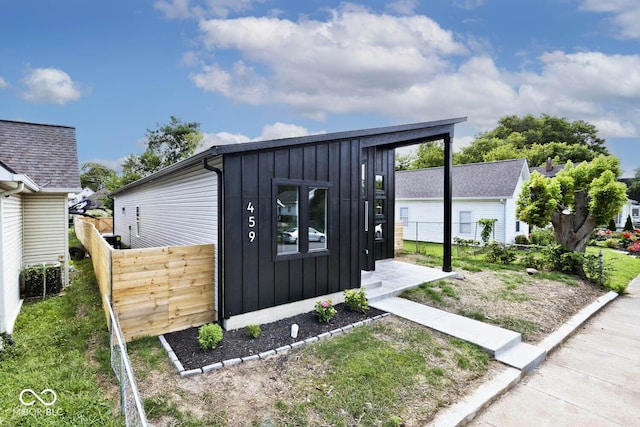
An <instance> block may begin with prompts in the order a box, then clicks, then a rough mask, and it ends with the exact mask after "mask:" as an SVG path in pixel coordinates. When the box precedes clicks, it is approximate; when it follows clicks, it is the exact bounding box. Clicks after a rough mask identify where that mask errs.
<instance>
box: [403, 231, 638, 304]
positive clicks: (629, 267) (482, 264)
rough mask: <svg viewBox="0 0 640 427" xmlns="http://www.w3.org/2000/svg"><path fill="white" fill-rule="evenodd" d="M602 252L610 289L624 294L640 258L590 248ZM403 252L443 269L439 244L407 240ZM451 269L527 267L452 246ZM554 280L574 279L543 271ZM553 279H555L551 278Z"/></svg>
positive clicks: (475, 269)
mask: <svg viewBox="0 0 640 427" xmlns="http://www.w3.org/2000/svg"><path fill="white" fill-rule="evenodd" d="M601 249H602V256H603V260H604V264H605V266H606V267H607V269H608V271H609V275H610V281H609V284H608V288H610V289H611V290H613V291H616V292H619V293H624V292H625V290H626V287H627V286H628V285H629V283H630V282H631V281H632V280H633V279H634V278H635V277H637V276H638V275H639V274H640V258H637V257H632V256H629V255H627V254H625V253H622V252H620V251H616V250H612V249H608V248H602V247H595V246H588V247H587V251H586V253H587V254H591V255H598V254H599V251H600V250H601ZM404 252H405V253H406V254H412V253H419V254H421V255H425V257H424V258H421V260H420V263H421V264H423V265H426V266H429V267H442V253H443V249H442V244H440V243H428V242H427V243H425V242H413V241H408V240H405V241H404ZM451 265H452V267H453V268H454V269H455V268H459V269H463V270H467V271H471V272H478V271H483V270H493V271H500V270H515V271H523V270H525V269H526V267H525V266H524V265H522V264H519V263H518V262H517V261H516V262H514V263H512V264H507V265H502V264H494V263H490V262H487V261H485V259H484V254H483V253H482V249H480V248H470V247H466V248H464V247H461V248H459V249H458V247H457V246H456V245H453V247H452V255H451ZM549 275H551V276H555V277H553V279H555V280H559V279H560V277H562V276H564V277H565V279H564V280H571V279H570V278H569V277H567V275H564V274H561V273H556V272H544V273H543V277H549ZM549 278H552V277H549Z"/></svg>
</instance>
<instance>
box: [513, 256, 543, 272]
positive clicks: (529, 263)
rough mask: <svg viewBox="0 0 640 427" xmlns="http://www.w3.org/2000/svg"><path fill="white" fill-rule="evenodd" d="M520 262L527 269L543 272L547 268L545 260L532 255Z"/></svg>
mask: <svg viewBox="0 0 640 427" xmlns="http://www.w3.org/2000/svg"><path fill="white" fill-rule="evenodd" d="M519 262H520V264H522V265H524V266H525V267H527V268H535V269H536V270H542V269H543V268H544V266H545V260H544V258H541V257H539V256H537V255H536V254H530V253H529V254H525V255H524V256H522V258H520V261H519Z"/></svg>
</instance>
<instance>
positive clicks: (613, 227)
mask: <svg viewBox="0 0 640 427" xmlns="http://www.w3.org/2000/svg"><path fill="white" fill-rule="evenodd" d="M607 228H608V229H609V230H611V231H616V220H615V219H613V218H611V221H609V225H608V226H607Z"/></svg>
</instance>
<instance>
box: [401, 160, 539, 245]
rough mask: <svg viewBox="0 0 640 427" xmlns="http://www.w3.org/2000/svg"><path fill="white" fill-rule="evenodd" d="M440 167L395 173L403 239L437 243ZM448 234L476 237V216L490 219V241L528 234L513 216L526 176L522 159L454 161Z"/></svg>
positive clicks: (440, 212)
mask: <svg viewBox="0 0 640 427" xmlns="http://www.w3.org/2000/svg"><path fill="white" fill-rule="evenodd" d="M443 174H444V168H442V167H436V168H427V169H418V170H411V171H399V172H396V218H397V219H399V220H402V222H403V234H404V239H405V240H417V241H422V242H437V243H442V241H443V236H444V217H443V215H444V214H443V206H442V203H443V202H442V200H443V197H444V194H443V188H442V185H441V183H442V179H443ZM452 176H453V177H452V181H453V182H452V186H453V204H452V208H451V211H452V217H453V220H452V222H453V224H452V236H453V237H454V238H455V237H459V238H461V239H472V240H480V232H481V231H482V226H481V225H480V224H478V220H480V219H482V218H493V219H496V220H497V221H496V222H495V224H494V233H493V235H492V237H491V239H490V240H496V241H499V242H506V243H513V241H514V238H515V236H516V235H518V234H524V235H525V236H527V235H528V234H529V225H528V224H526V223H524V222H522V221H519V220H518V219H517V217H516V201H517V199H518V196H519V194H520V189H521V188H522V184H523V183H524V182H525V181H527V180H528V179H529V176H530V175H529V166H528V165H527V160H526V159H516V160H504V161H498V162H488V163H473V164H466V165H457V166H454V167H453V172H452Z"/></svg>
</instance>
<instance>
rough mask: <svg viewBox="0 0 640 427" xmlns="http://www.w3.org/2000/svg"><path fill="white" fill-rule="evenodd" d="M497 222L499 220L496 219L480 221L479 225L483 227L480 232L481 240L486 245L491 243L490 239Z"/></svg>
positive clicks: (482, 219)
mask: <svg viewBox="0 0 640 427" xmlns="http://www.w3.org/2000/svg"><path fill="white" fill-rule="evenodd" d="M496 221H497V219H494V218H481V219H480V220H478V224H480V225H481V226H482V230H481V231H480V239H481V240H482V243H484V244H485V245H486V244H487V243H488V242H489V238H490V237H491V234H492V233H493V227H494V225H495V223H496Z"/></svg>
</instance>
